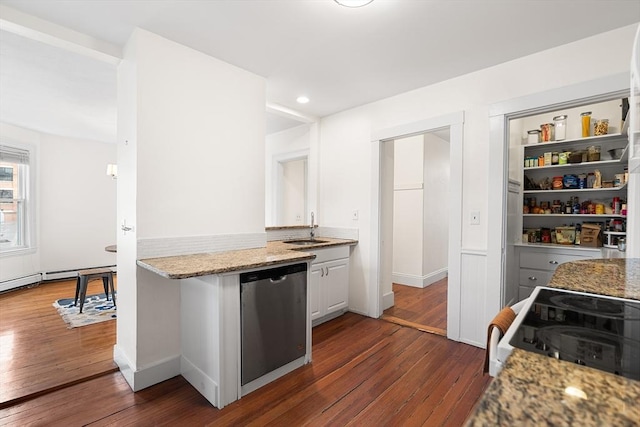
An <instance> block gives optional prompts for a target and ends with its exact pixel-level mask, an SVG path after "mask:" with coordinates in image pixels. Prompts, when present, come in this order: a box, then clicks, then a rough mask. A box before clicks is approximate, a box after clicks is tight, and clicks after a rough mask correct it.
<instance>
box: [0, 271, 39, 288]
mask: <svg viewBox="0 0 640 427" xmlns="http://www.w3.org/2000/svg"><path fill="white" fill-rule="evenodd" d="M41 281H42V274H40V273H38V274H32V275H30V276H25V277H20V278H18V279H11V280H5V281H4V282H0V292H4V291H8V290H10V289H15V288H20V287H22V286H28V285H32V284H34V283H39V282H41Z"/></svg>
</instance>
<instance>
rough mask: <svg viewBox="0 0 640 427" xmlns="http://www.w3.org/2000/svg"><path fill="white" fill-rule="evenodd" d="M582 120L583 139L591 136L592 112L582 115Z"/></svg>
mask: <svg viewBox="0 0 640 427" xmlns="http://www.w3.org/2000/svg"><path fill="white" fill-rule="evenodd" d="M580 120H581V121H582V137H583V138H586V137H587V136H591V111H585V112H584V113H581V114H580Z"/></svg>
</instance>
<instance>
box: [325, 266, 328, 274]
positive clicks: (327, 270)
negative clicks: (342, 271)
mask: <svg viewBox="0 0 640 427" xmlns="http://www.w3.org/2000/svg"><path fill="white" fill-rule="evenodd" d="M328 275H329V267H327V274H325V276H328Z"/></svg>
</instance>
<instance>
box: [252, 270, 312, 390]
mask: <svg viewBox="0 0 640 427" xmlns="http://www.w3.org/2000/svg"><path fill="white" fill-rule="evenodd" d="M240 303H241V319H242V320H241V328H242V351H241V353H242V367H241V369H242V375H241V377H242V379H241V382H240V383H241V385H245V384H247V383H250V382H251V381H253V380H255V379H256V378H259V377H261V376H263V375H264V374H267V373H269V372H271V371H273V370H275V369H277V368H279V367H281V366H284V365H286V364H287V363H289V362H292V361H294V360H296V359H298V358H300V357H303V356H304V355H305V353H306V343H307V264H295V265H290V266H285V267H278V268H271V269H268V270H261V271H256V272H252V273H242V274H240Z"/></svg>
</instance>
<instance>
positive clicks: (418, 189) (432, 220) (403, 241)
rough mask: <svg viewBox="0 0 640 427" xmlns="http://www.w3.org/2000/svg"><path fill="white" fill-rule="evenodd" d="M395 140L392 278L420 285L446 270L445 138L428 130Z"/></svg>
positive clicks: (446, 196) (446, 164)
mask: <svg viewBox="0 0 640 427" xmlns="http://www.w3.org/2000/svg"><path fill="white" fill-rule="evenodd" d="M393 145H394V163H395V164H394V200H393V283H399V284H403V285H408V286H415V287H420V288H422V287H426V286H429V285H430V284H432V283H434V282H436V281H438V280H440V279H442V278H444V277H446V274H447V264H448V259H447V252H448V248H449V246H448V241H449V215H448V213H447V207H446V206H447V200H448V194H449V141H447V140H445V139H442V138H441V137H439V136H438V135H436V134H434V133H427V134H424V135H417V136H411V137H408V138H402V139H397V140H395V141H394V142H393ZM385 291H388V289H387V287H385Z"/></svg>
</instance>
